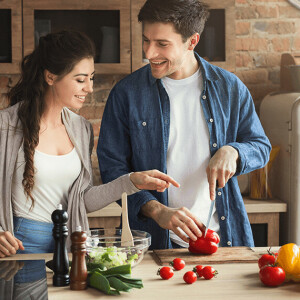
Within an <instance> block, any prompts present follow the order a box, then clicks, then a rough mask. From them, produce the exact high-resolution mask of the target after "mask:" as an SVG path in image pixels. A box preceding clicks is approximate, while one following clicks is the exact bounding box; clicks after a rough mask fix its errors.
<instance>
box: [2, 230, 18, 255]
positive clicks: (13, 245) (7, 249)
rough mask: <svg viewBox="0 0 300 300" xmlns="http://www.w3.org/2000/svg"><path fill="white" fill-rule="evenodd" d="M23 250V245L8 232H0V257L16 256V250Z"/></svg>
mask: <svg viewBox="0 0 300 300" xmlns="http://www.w3.org/2000/svg"><path fill="white" fill-rule="evenodd" d="M19 249H21V250H24V247H23V243H22V242H21V241H20V240H18V239H17V238H15V237H14V236H13V235H12V234H11V233H10V232H9V231H4V232H0V257H1V258H3V257H6V256H10V255H13V254H16V252H17V250H19Z"/></svg>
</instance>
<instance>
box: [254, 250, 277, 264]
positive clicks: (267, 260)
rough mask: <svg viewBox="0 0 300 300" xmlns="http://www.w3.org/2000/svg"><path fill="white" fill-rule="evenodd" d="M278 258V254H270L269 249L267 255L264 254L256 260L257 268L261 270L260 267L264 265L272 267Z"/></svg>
mask: <svg viewBox="0 0 300 300" xmlns="http://www.w3.org/2000/svg"><path fill="white" fill-rule="evenodd" d="M277 256H278V253H274V252H271V247H270V249H269V250H268V254H264V255H262V256H261V257H260V259H259V260H258V266H259V268H260V269H261V268H262V267H264V266H266V265H274V264H275V261H276V258H277Z"/></svg>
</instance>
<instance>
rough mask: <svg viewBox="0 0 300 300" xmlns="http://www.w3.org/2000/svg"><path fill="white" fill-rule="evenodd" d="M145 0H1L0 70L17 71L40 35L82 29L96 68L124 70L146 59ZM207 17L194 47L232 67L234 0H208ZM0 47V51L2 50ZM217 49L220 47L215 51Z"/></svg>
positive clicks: (217, 62)
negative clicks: (141, 17) (89, 41)
mask: <svg viewBox="0 0 300 300" xmlns="http://www.w3.org/2000/svg"><path fill="white" fill-rule="evenodd" d="M144 2H145V0H105V1H104V0H97V1H94V0H86V1H84V2H83V1H80V0H64V1H63V0H52V1H50V0H39V1H35V0H23V1H21V0H0V22H2V23H3V24H2V23H0V25H2V26H1V28H4V31H2V30H1V31H2V32H1V39H2V38H3V39H4V41H2V40H0V45H1V46H0V74H13V73H19V62H20V61H21V59H22V57H23V56H24V55H26V54H28V53H30V52H31V51H32V50H33V49H34V47H35V45H36V44H37V43H38V39H39V37H40V36H41V35H44V34H46V33H48V32H51V31H57V30H61V29H73V30H81V31H84V32H85V33H86V34H87V35H89V36H90V37H91V38H92V39H93V40H94V41H95V45H96V50H97V55H96V59H95V69H96V72H97V73H98V74H129V73H131V72H133V71H135V70H137V69H138V68H140V67H142V66H144V65H145V64H147V60H145V58H144V57H143V49H142V43H143V40H142V24H141V23H139V22H138V18H137V15H138V12H139V10H140V8H141V7H142V5H143V4H144ZM208 3H209V6H210V8H211V17H210V19H209V20H208V22H207V25H206V28H205V30H204V32H203V34H202V36H201V39H200V43H199V45H198V46H197V47H196V51H197V52H199V54H200V55H201V56H203V57H205V58H206V59H207V60H210V62H211V63H212V64H215V65H217V66H220V67H222V68H225V69H227V70H229V71H235V55H234V38H235V32H234V28H235V25H234V20H235V17H234V12H235V4H234V0H224V1H221V2H220V1H217V0H211V1H209V2H208ZM2 48H3V53H2V54H1V51H2ZM220 51H221V52H220Z"/></svg>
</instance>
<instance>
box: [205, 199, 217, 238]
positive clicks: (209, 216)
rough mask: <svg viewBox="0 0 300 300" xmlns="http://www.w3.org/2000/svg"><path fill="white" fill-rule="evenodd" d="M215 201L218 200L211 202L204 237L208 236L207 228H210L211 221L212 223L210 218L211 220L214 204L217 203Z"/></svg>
mask: <svg viewBox="0 0 300 300" xmlns="http://www.w3.org/2000/svg"><path fill="white" fill-rule="evenodd" d="M215 201H216V200H212V201H211V204H210V208H209V212H208V218H207V223H206V228H205V232H204V237H205V236H206V233H207V230H208V227H209V223H210V220H211V216H212V212H213V208H214V205H215Z"/></svg>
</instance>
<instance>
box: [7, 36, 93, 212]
mask: <svg viewBox="0 0 300 300" xmlns="http://www.w3.org/2000/svg"><path fill="white" fill-rule="evenodd" d="M88 57H95V46H94V44H93V42H92V41H91V40H90V39H89V38H88V37H87V36H86V35H85V34H83V33H81V32H76V31H61V32H57V33H51V34H48V35H47V36H45V37H41V38H40V40H39V45H38V47H37V48H36V49H35V50H34V51H33V52H32V53H31V54H29V55H27V56H25V57H24V59H23V60H22V63H21V77H20V79H19V81H18V83H17V84H16V85H15V86H14V87H12V88H11V89H10V91H9V92H8V94H7V95H8V100H9V105H10V106H12V105H15V104H16V103H18V102H21V103H20V106H19V110H18V117H19V119H20V121H21V124H22V130H23V144H24V145H23V147H24V157H25V168H24V173H23V180H22V185H23V187H24V192H25V195H26V196H27V198H30V199H31V201H32V205H31V208H32V207H33V206H34V198H33V196H32V189H33V187H34V174H35V168H34V152H35V148H36V147H37V145H38V144H39V132H40V121H41V117H42V115H43V112H44V109H45V103H44V95H45V92H46V90H47V88H48V84H47V83H46V81H45V79H44V71H45V70H48V71H49V72H51V73H52V74H55V75H58V76H59V77H60V78H62V77H63V76H64V75H66V74H68V73H69V72H71V71H72V70H73V68H74V66H75V65H76V64H77V63H78V62H79V61H81V60H82V59H84V58H88Z"/></svg>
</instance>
